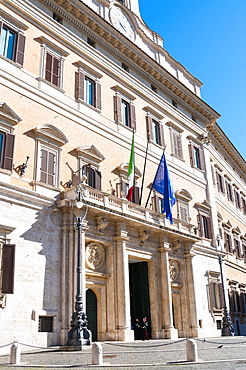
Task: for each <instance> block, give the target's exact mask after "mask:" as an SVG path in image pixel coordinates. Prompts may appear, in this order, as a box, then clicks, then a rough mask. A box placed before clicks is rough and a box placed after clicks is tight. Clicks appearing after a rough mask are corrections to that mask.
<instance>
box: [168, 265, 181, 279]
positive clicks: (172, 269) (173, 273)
mask: <svg viewBox="0 0 246 370" xmlns="http://www.w3.org/2000/svg"><path fill="white" fill-rule="evenodd" d="M169 273H170V280H171V281H174V280H176V279H177V277H178V276H179V264H178V262H177V261H175V260H170V261H169Z"/></svg>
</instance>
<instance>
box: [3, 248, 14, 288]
mask: <svg viewBox="0 0 246 370" xmlns="http://www.w3.org/2000/svg"><path fill="white" fill-rule="evenodd" d="M14 265H15V245H14V244H3V254H2V293H4V294H13V293H14Z"/></svg>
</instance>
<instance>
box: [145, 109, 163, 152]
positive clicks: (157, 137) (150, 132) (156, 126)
mask: <svg viewBox="0 0 246 370" xmlns="http://www.w3.org/2000/svg"><path fill="white" fill-rule="evenodd" d="M146 120H147V138H148V140H149V141H151V142H153V143H155V144H158V145H160V146H164V145H165V141H164V130H163V125H162V123H161V122H160V121H159V120H157V119H155V118H153V117H152V116H151V115H150V114H149V113H148V114H147V117H146Z"/></svg>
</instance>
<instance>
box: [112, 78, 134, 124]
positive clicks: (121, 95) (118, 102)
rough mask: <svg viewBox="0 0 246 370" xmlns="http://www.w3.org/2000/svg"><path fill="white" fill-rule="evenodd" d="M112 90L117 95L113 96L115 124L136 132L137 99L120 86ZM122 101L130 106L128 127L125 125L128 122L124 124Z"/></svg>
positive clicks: (127, 116)
mask: <svg viewBox="0 0 246 370" xmlns="http://www.w3.org/2000/svg"><path fill="white" fill-rule="evenodd" d="M112 90H114V91H115V95H114V96H113V99H114V120H115V123H116V124H117V125H120V126H122V127H126V128H127V129H130V130H136V109H135V105H134V103H133V101H134V100H135V99H136V97H135V96H133V95H131V94H130V93H129V92H128V91H126V90H124V89H122V88H121V87H120V86H118V85H116V86H113V87H112ZM122 101H124V102H125V103H127V106H128V112H127V115H125V117H126V118H128V119H129V122H128V125H125V123H126V122H123V112H122Z"/></svg>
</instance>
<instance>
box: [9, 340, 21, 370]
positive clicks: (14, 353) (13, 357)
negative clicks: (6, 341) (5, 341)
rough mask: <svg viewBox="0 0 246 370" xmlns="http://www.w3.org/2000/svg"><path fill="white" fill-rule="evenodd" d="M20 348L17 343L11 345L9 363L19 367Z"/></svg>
mask: <svg viewBox="0 0 246 370" xmlns="http://www.w3.org/2000/svg"><path fill="white" fill-rule="evenodd" d="M20 355H21V347H20V345H19V344H18V343H16V342H15V343H13V344H12V346H11V348H10V363H11V364H15V365H19V364H20Z"/></svg>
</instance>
